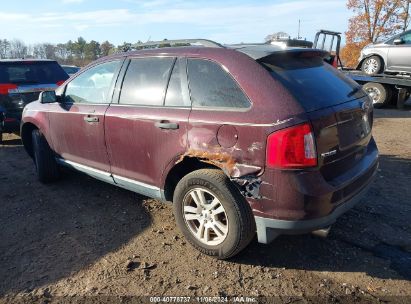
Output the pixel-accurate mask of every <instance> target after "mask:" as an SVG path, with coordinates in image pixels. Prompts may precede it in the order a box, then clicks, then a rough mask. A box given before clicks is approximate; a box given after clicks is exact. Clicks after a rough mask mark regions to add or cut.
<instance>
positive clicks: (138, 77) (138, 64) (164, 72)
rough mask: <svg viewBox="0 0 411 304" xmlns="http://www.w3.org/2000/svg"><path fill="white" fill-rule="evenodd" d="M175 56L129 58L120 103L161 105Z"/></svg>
mask: <svg viewBox="0 0 411 304" xmlns="http://www.w3.org/2000/svg"><path fill="white" fill-rule="evenodd" d="M174 60H175V58H170V57H158V58H154V57H153V58H138V59H131V61H130V64H129V66H128V68H127V72H126V75H125V77H124V81H123V85H122V88H121V94H120V103H121V104H130V105H145V106H162V105H163V103H164V97H165V93H166V88H167V83H168V79H169V77H170V72H171V68H172V67H173V63H174Z"/></svg>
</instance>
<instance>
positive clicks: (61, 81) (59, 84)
mask: <svg viewBox="0 0 411 304" xmlns="http://www.w3.org/2000/svg"><path fill="white" fill-rule="evenodd" d="M64 81H65V80H60V81H57V83H56V84H57V86H61V85H62V84H63V83H64Z"/></svg>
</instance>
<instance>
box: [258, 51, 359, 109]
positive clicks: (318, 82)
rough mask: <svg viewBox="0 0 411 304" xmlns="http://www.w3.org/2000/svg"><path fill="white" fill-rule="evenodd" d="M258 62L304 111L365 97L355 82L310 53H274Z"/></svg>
mask: <svg viewBox="0 0 411 304" xmlns="http://www.w3.org/2000/svg"><path fill="white" fill-rule="evenodd" d="M259 62H260V63H261V64H262V65H263V66H264V67H265V68H266V69H267V70H268V71H269V72H270V74H271V75H272V76H273V77H274V78H275V79H276V80H279V81H280V82H281V83H282V84H283V85H284V86H285V87H286V88H287V89H288V90H289V92H290V93H291V94H292V95H294V97H295V98H296V99H297V101H298V102H299V103H300V104H301V105H302V106H303V108H304V109H305V110H306V111H307V112H310V111H315V110H318V109H321V108H325V107H330V106H333V105H337V104H340V103H343V102H346V101H350V100H353V99H356V98H360V97H363V96H365V93H364V92H363V91H362V90H361V89H360V86H359V85H358V84H357V83H356V82H354V81H353V80H351V79H350V78H348V77H346V76H345V75H344V74H343V73H341V72H339V71H338V70H337V69H335V68H334V67H332V66H331V65H329V64H327V63H325V62H324V61H323V59H322V58H321V57H312V55H310V53H309V52H306V53H295V54H290V53H282V54H275V55H271V56H269V57H265V58H262V59H260V60H259Z"/></svg>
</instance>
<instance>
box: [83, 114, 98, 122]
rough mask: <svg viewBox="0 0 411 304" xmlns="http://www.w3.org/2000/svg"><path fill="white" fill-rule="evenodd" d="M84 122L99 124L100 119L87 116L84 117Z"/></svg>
mask: <svg viewBox="0 0 411 304" xmlns="http://www.w3.org/2000/svg"><path fill="white" fill-rule="evenodd" d="M84 121H85V122H98V121H99V119H98V117H97V116H91V115H86V116H84Z"/></svg>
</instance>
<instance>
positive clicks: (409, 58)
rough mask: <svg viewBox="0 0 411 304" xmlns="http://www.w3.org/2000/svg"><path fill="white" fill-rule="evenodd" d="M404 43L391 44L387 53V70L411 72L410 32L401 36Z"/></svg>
mask: <svg viewBox="0 0 411 304" xmlns="http://www.w3.org/2000/svg"><path fill="white" fill-rule="evenodd" d="M399 38H401V39H402V40H403V41H404V43H402V44H398V45H395V44H392V45H391V47H390V49H389V51H388V68H389V69H390V70H394V71H402V72H411V32H410V31H409V32H406V33H404V34H402V35H401V36H400V37H399Z"/></svg>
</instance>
